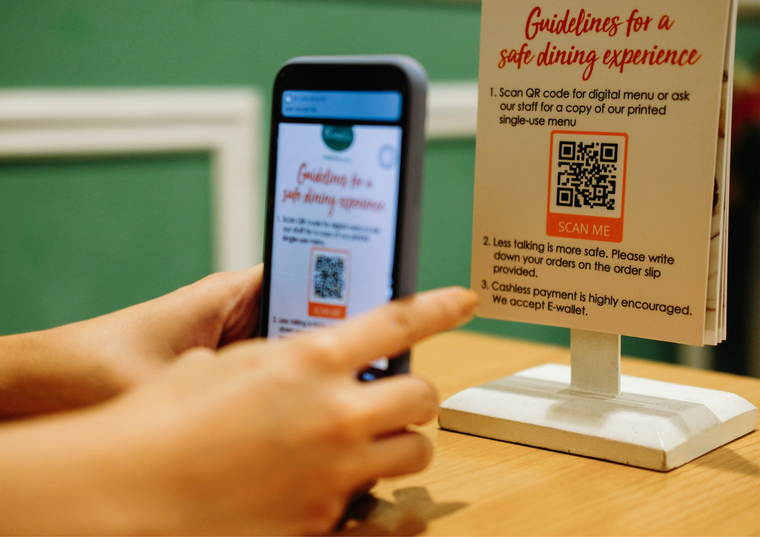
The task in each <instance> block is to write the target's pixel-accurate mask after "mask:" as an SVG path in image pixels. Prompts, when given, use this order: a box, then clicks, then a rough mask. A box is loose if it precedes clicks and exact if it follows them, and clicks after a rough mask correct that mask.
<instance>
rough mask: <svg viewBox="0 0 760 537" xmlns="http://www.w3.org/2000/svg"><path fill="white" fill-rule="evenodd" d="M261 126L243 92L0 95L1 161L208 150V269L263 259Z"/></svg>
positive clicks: (255, 103)
mask: <svg viewBox="0 0 760 537" xmlns="http://www.w3.org/2000/svg"><path fill="white" fill-rule="evenodd" d="M260 125H261V98H260V96H259V95H258V94H257V93H256V92H254V91H251V90H249V89H200V90H199V89H187V90H185V89H156V90H152V89H128V90H109V89H105V90H100V89H99V90H94V89H88V90H32V91H2V92H0V158H19V157H22V158H23V157H54V156H94V155H124V154H148V153H167V152H181V151H208V152H210V153H211V155H212V179H211V183H212V192H211V198H212V222H213V225H214V229H213V235H212V237H213V244H214V246H213V247H214V252H213V268H214V270H240V269H244V268H246V267H249V266H251V265H253V264H254V263H257V262H258V261H260V259H261V252H262V236H263V232H262V227H261V226H262V224H263V207H264V203H263V199H262V197H263V192H264V191H263V188H261V184H262V183H261V178H260V171H259V170H260V169H261V163H260V160H259V159H260V157H259V148H260V145H261V142H260V134H259V131H260Z"/></svg>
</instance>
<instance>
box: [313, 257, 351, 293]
mask: <svg viewBox="0 0 760 537" xmlns="http://www.w3.org/2000/svg"><path fill="white" fill-rule="evenodd" d="M345 277H346V259H345V258H344V257H342V256H339V255H336V256H331V255H325V254H317V255H316V256H315V257H314V271H313V273H312V288H313V295H314V297H315V298H322V299H336V300H343V294H344V293H345V291H346V280H345Z"/></svg>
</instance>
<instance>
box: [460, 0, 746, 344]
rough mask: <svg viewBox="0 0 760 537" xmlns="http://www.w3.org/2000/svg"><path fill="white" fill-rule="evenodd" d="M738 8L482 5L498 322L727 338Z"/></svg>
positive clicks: (480, 231) (475, 281)
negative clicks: (729, 195) (731, 137)
mask: <svg viewBox="0 0 760 537" xmlns="http://www.w3.org/2000/svg"><path fill="white" fill-rule="evenodd" d="M735 24H736V5H735V1H732V0H717V1H711V2H704V3H699V4H695V3H694V2H692V1H685V0H673V1H665V2H663V1H637V2H632V1H628V0H624V1H620V2H614V3H612V2H600V1H597V2H591V3H588V2H587V3H583V4H581V3H578V2H571V1H567V0H565V1H547V2H536V1H535V0H530V1H527V0H484V1H483V7H482V25H481V48H480V75H479V101H478V132H477V147H476V165H475V205H474V217H473V250H472V287H473V289H477V290H478V291H479V293H480V294H481V309H480V315H481V316H484V317H490V318H496V319H504V320H512V321H521V322H530V323H538V324H546V325H553V326H565V327H570V328H581V329H585V330H594V331H599V332H608V333H616V334H623V335H630V336H637V337H644V338H650V339H659V340H665V341H673V342H678V343H686V344H692V345H701V344H704V343H709V344H717V343H718V342H720V341H722V340H723V339H724V338H725V315H724V306H725V292H724V291H725V273H726V270H725V258H726V231H727V225H726V223H727V209H728V206H727V203H726V194H727V191H728V157H729V155H728V153H729V151H728V148H729V143H728V140H727V137H728V136H729V133H730V125H727V121H728V118H730V107H731V92H730V88H731V79H732V76H733V65H732V61H733V43H734V33H735Z"/></svg>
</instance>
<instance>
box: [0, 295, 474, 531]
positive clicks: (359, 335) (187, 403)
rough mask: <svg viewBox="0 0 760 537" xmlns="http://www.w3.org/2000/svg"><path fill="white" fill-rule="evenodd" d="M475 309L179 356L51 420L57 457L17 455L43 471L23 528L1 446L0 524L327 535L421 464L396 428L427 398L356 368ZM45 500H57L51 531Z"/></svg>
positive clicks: (418, 307) (413, 439)
mask: <svg viewBox="0 0 760 537" xmlns="http://www.w3.org/2000/svg"><path fill="white" fill-rule="evenodd" d="M476 303H477V298H476V297H475V295H474V293H472V292H470V291H465V290H462V289H448V290H441V291H434V292H428V293H422V294H420V295H417V296H415V297H412V298H409V299H405V300H401V301H396V302H393V303H391V304H389V305H387V306H384V307H383V308H380V309H378V310H375V311H374V312H371V313H369V314H366V315H364V316H361V317H358V318H355V319H352V320H349V321H346V322H345V323H342V324H340V325H337V326H334V327H330V328H325V329H320V330H316V331H312V332H308V333H303V334H300V335H297V336H294V337H293V338H290V339H287V340H282V341H278V342H267V341H262V340H258V341H249V342H241V343H236V344H234V345H230V346H227V347H224V348H223V349H222V350H220V351H218V352H216V353H215V352H213V351H210V350H208V349H195V350H191V351H188V352H187V353H185V355H184V356H183V357H182V358H181V360H180V361H178V362H177V363H176V364H174V365H172V366H170V367H168V368H166V369H165V371H164V372H163V373H161V374H159V375H157V376H156V377H155V378H154V379H153V380H151V381H148V382H146V383H144V384H142V385H141V386H138V387H137V388H135V389H134V390H131V391H129V392H127V393H125V394H124V395H123V396H121V397H118V398H116V399H113V400H112V401H111V402H108V403H106V404H104V405H100V406H98V407H94V408H93V409H91V410H88V411H82V412H80V413H79V414H80V415H79V417H77V418H75V419H71V420H70V421H69V422H68V424H64V423H63V421H62V422H60V423H58V424H57V427H58V428H59V430H58V432H57V433H55V434H57V435H58V437H59V438H66V439H67V440H66V442H65V447H66V448H67V449H68V451H69V455H68V456H67V457H62V456H60V455H59V454H58V453H56V454H55V455H52V456H51V454H50V453H49V450H47V449H46V448H43V447H40V446H42V445H43V444H44V443H45V442H44V437H40V438H38V439H37V441H36V442H32V441H28V442H26V445H27V446H28V447H29V449H32V451H34V450H35V449H36V451H34V452H33V453H29V452H28V451H27V454H26V457H31V458H32V459H34V455H35V453H38V454H39V456H40V458H41V459H42V460H43V461H45V462H43V463H42V465H41V466H35V471H37V472H39V473H40V476H44V479H40V480H39V481H40V482H42V484H40V483H36V486H37V487H38V488H39V489H40V490H28V489H27V490H26V492H27V494H26V495H25V496H24V497H25V498H26V499H27V502H26V504H25V507H24V508H25V509H26V510H27V514H28V515H32V516H26V517H23V520H25V521H27V523H28V524H29V525H27V526H23V525H22V526H17V525H14V523H15V522H18V519H17V517H14V513H13V512H12V511H11V512H10V513H3V512H2V511H3V506H5V505H12V504H11V503H8V502H9V501H10V500H9V497H10V498H12V497H13V489H14V487H19V486H27V487H28V486H30V481H29V480H28V479H27V480H24V479H22V477H23V472H21V471H19V470H18V468H19V467H20V466H21V467H23V465H20V464H19V461H18V460H17V459H14V458H13V453H7V452H3V451H2V449H0V476H3V477H5V478H10V479H3V481H4V482H5V483H11V484H14V486H12V487H10V489H8V487H5V486H4V487H3V491H0V517H2V518H1V519H3V520H4V522H5V523H6V524H9V523H10V525H9V526H7V527H9V528H10V529H11V531H13V532H18V531H24V532H26V531H32V532H37V533H40V532H41V533H59V532H66V533H82V532H98V533H120V532H124V533H182V534H188V533H204V534H210V533H225V534H233V533H249V534H250V533H266V534H275V535H280V534H291V533H309V534H311V533H326V532H329V531H331V530H332V529H333V528H334V525H335V523H336V522H337V521H338V520H339V518H340V516H341V514H342V512H343V510H344V508H345V506H346V503H347V501H348V498H349V497H350V495H351V493H352V492H353V491H355V490H357V489H359V488H361V487H362V486H364V485H366V484H367V483H370V482H372V481H373V480H376V479H377V478H380V477H389V476H395V475H400V474H405V473H409V472H414V471H418V470H421V469H422V468H423V467H425V466H426V465H427V463H428V462H429V460H430V457H431V451H432V450H431V445H430V443H429V441H428V440H427V439H426V438H425V437H424V436H422V435H420V434H418V433H415V432H410V431H408V430H407V426H408V425H410V424H422V423H425V422H427V421H428V420H430V419H432V418H433V417H434V416H435V414H436V410H437V397H436V395H435V392H434V390H433V388H432V387H431V385H430V384H429V383H428V382H427V381H424V380H422V379H420V378H418V377H415V376H411V375H400V376H395V377H389V378H385V379H381V380H378V381H375V382H371V383H361V382H359V381H357V380H356V377H355V371H357V370H360V369H362V368H363V367H365V366H366V365H367V364H368V363H369V362H370V361H371V360H374V359H376V358H378V357H381V356H394V355H397V354H399V353H402V352H404V351H405V350H407V349H408V348H409V346H410V345H412V344H413V343H414V342H416V341H418V340H420V339H422V338H424V337H426V336H429V335H431V334H435V333H437V332H440V331H442V330H446V329H449V328H452V327H455V326H457V325H459V324H462V323H463V322H466V321H467V320H469V319H470V318H471V317H472V315H473V312H474V309H475V306H476ZM48 428H50V427H48ZM37 432H38V433H40V431H39V430H38V431H37ZM40 434H41V433H40ZM2 445H3V442H2V437H0V446H2ZM35 446H36V447H35ZM71 452H73V453H74V455H72V454H71ZM77 453H80V454H82V456H80V457H77V455H76V454H77ZM51 457H52V461H53V463H52V468H51V463H50V462H48V461H50V460H51ZM62 460H67V461H68V464H65V465H64V464H62V463H61V461H62ZM77 460H80V463H79V464H77V463H76V461H77ZM2 461H6V462H5V463H3V462H2ZM72 461H73V462H72ZM3 466H5V467H6V470H7V467H8V466H10V467H12V468H13V469H15V472H16V473H17V474H18V475H13V472H11V475H8V473H7V472H6V473H5V474H4V472H3ZM14 478H15V479H14ZM16 483H20V484H19V485H16ZM55 483H59V484H60V483H66V489H65V491H64V490H60V489H58V492H57V494H56V492H55V490H56V489H55V485H54V484H55ZM45 501H47V502H51V501H52V502H56V503H55V507H56V509H55V513H56V517H55V518H54V519H49V518H47V517H46V515H45V513H47V512H48V511H47V510H46V506H45V505H44V503H45ZM40 503H42V504H43V505H41V506H40ZM35 509H38V511H37V512H36V513H35V512H33V511H34V510H35ZM30 512H31V513H30ZM8 517H10V518H8ZM29 521H35V523H36V525H35V524H32V523H31V522H29Z"/></svg>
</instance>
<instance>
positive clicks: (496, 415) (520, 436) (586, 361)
mask: <svg viewBox="0 0 760 537" xmlns="http://www.w3.org/2000/svg"><path fill="white" fill-rule="evenodd" d="M570 354H571V364H572V365H571V367H567V366H563V365H558V364H546V365H542V366H539V367H534V368H531V369H526V370H525V371H521V372H519V373H517V374H515V375H512V376H509V377H504V378H502V379H499V380H496V381H494V382H489V383H487V384H483V385H482V386H476V387H474V388H469V389H467V390H464V391H462V392H459V393H458V394H456V395H454V396H453V397H451V398H449V399H448V400H446V401H444V403H443V404H442V405H441V408H440V412H439V417H438V420H439V424H440V426H441V427H442V428H443V429H448V430H451V431H458V432H462V433H468V434H474V435H477V436H483V437H486V438H494V439H497V440H506V441H508V442H515V443H518V444H525V445H529V446H536V447H540V448H546V449H551V450H554V451H564V452H567V453H573V454H576V455H584V456H587V457H595V458H598V459H604V460H609V461H614V462H619V463H623V464H628V465H631V466H639V467H642V468H649V469H652V470H660V471H666V470H671V469H673V468H676V467H678V466H681V465H682V464H685V463H687V462H689V461H691V460H693V459H695V458H697V457H699V456H700V455H703V454H705V453H707V452H708V451H711V450H713V449H715V448H717V447H719V446H722V445H723V444H725V443H727V442H730V441H731V440H734V439H736V438H738V437H740V436H743V435H745V434H747V433H749V432H751V431H753V430H754V429H755V426H756V425H757V418H758V411H757V408H755V407H754V406H753V405H752V404H750V403H749V402H748V401H746V400H745V399H743V398H741V397H739V396H738V395H735V394H732V393H728V392H722V391H717V390H708V389H705V388H697V387H693V386H684V385H681V384H672V383H669V382H660V381H656V380H649V379H643V378H637V377H629V376H626V375H622V376H621V374H620V336H619V335H614V334H602V333H599V332H590V331H587V330H577V329H573V330H571V343H570Z"/></svg>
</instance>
